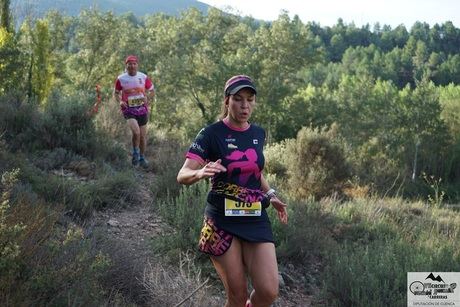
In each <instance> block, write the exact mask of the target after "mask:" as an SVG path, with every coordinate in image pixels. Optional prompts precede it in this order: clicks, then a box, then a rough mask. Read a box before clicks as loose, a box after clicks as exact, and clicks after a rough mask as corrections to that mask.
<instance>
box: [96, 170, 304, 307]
mask: <svg viewBox="0 0 460 307" xmlns="http://www.w3.org/2000/svg"><path fill="white" fill-rule="evenodd" d="M136 175H137V176H139V177H140V179H141V180H139V182H142V183H144V184H143V185H141V186H140V188H139V197H140V199H141V202H140V203H139V204H138V205H136V206H130V207H127V208H120V209H106V210H104V211H100V212H97V213H95V215H94V216H93V218H92V220H91V227H92V228H93V231H95V232H97V233H98V234H99V237H100V238H101V241H103V242H105V245H106V246H107V245H110V246H111V247H110V248H106V251H107V252H108V253H109V255H110V257H111V259H115V262H119V263H121V265H120V264H118V265H119V266H120V269H119V270H120V271H121V270H132V276H131V277H130V278H126V271H123V274H121V275H124V276H125V279H124V280H119V281H113V283H118V284H119V288H121V290H122V292H128V293H129V294H128V295H129V296H130V298H131V300H132V301H133V302H134V303H135V304H136V305H139V306H142V305H145V302H146V300H145V291H141V290H139V288H142V285H141V284H139V283H140V281H141V280H142V276H143V274H144V273H145V270H147V269H148V268H149V265H150V263H155V261H154V255H153V253H152V248H151V245H150V242H151V239H152V237H154V236H157V235H161V234H163V233H164V232H165V231H167V230H168V229H170V227H169V226H168V225H167V224H166V223H164V222H163V221H162V220H161V218H160V217H159V216H158V215H157V214H155V212H154V210H153V208H154V206H152V204H153V203H154V199H153V195H152V192H151V191H150V188H149V184H150V183H151V182H152V178H153V176H154V174H153V173H151V172H144V171H141V170H139V171H138V172H137V174H136ZM123 263H124V264H123ZM292 269H293V267H292V266H291V270H292ZM118 273H120V272H114V274H113V278H115V279H116V278H120V277H119V276H118ZM128 275H129V274H128ZM282 276H284V278H283V281H284V285H283V286H282V287H281V289H280V297H279V298H278V299H277V301H276V302H275V304H274V305H273V306H274V307H294V306H296V307H298V306H312V305H311V297H310V296H308V295H307V294H305V293H304V290H303V289H302V286H301V281H300V280H299V281H297V280H295V278H293V277H291V276H294V275H293V274H287V273H286V274H283V275H282ZM286 279H287V280H286ZM130 283H135V284H136V285H132V284H130ZM123 294H124V295H126V293H123ZM191 300H193V297H192V299H191ZM216 307H217V306H216Z"/></svg>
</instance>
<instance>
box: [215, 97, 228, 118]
mask: <svg viewBox="0 0 460 307" xmlns="http://www.w3.org/2000/svg"><path fill="white" fill-rule="evenodd" d="M229 100H230V96H226V97H225V98H224V100H223V101H222V105H221V108H220V114H219V116H218V117H217V119H218V120H223V119H224V118H226V117H227V115H228V108H227V102H228V101H229Z"/></svg>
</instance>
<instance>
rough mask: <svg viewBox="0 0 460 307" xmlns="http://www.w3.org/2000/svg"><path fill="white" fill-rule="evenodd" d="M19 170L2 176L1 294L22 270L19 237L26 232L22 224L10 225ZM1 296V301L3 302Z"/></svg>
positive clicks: (0, 209)
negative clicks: (13, 191)
mask: <svg viewBox="0 0 460 307" xmlns="http://www.w3.org/2000/svg"><path fill="white" fill-rule="evenodd" d="M18 174H19V169H15V170H12V171H11V172H5V173H3V174H2V181H1V184H2V185H1V188H2V189H1V191H2V195H1V198H0V201H1V202H0V276H1V278H0V290H1V291H0V293H2V292H5V291H7V290H9V289H8V288H9V287H10V285H9V283H10V282H11V281H12V280H14V279H15V278H16V277H17V275H18V274H19V271H20V268H21V261H20V254H21V248H20V246H19V242H18V237H19V236H20V235H21V234H22V232H23V231H24V228H25V226H24V225H23V224H22V223H17V224H13V223H9V222H10V221H9V220H8V217H9V213H10V211H11V209H10V206H11V193H12V189H13V188H14V186H15V184H16V182H17V180H18ZM1 296H2V295H0V301H1Z"/></svg>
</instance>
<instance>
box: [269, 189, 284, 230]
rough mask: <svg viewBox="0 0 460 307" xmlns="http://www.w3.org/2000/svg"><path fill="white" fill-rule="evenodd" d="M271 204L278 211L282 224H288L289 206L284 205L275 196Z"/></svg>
mask: <svg viewBox="0 0 460 307" xmlns="http://www.w3.org/2000/svg"><path fill="white" fill-rule="evenodd" d="M270 203H271V204H272V206H273V208H275V209H276V211H277V213H278V218H279V219H280V221H281V223H283V224H287V222H288V214H287V205H286V204H285V203H283V202H282V201H281V200H280V199H279V198H278V197H277V196H273V197H272V198H271V199H270Z"/></svg>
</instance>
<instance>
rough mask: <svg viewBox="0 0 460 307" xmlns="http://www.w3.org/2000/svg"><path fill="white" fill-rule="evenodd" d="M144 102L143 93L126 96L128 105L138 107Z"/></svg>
mask: <svg viewBox="0 0 460 307" xmlns="http://www.w3.org/2000/svg"><path fill="white" fill-rule="evenodd" d="M143 104H144V95H136V96H130V97H128V106H130V107H138V106H141V105H143Z"/></svg>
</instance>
